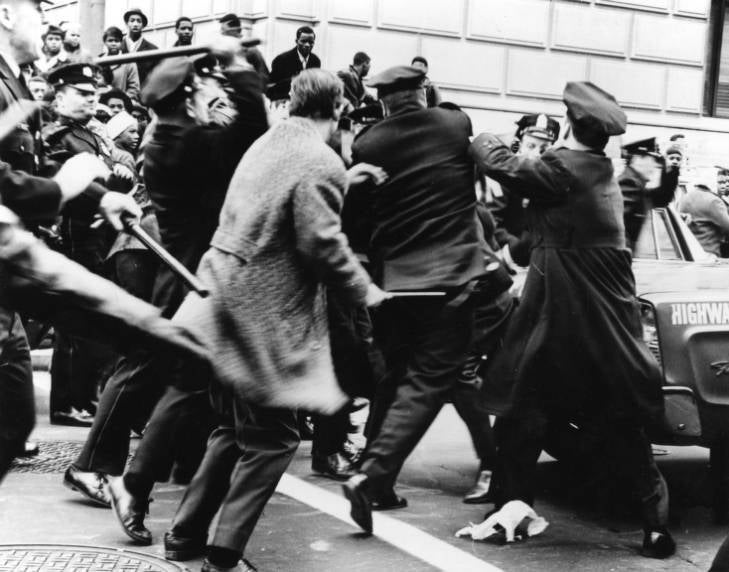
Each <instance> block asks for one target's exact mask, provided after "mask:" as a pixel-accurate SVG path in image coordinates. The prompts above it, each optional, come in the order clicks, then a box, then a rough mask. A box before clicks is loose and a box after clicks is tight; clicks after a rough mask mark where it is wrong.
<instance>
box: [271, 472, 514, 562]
mask: <svg viewBox="0 0 729 572" xmlns="http://www.w3.org/2000/svg"><path fill="white" fill-rule="evenodd" d="M276 491H277V492H279V493H281V494H284V495H286V496H288V497H291V498H293V499H295V500H297V501H299V502H302V503H304V504H307V505H309V506H310V507H312V508H315V509H316V510H318V511H321V512H323V513H326V514H328V515H329V516H333V517H335V518H338V519H339V520H341V521H343V522H346V523H347V524H350V525H352V526H355V525H354V523H353V522H352V520H351V519H350V518H349V503H348V502H347V501H346V499H345V498H344V497H340V496H339V495H337V494H334V493H332V492H329V491H327V490H324V489H322V488H320V487H317V486H316V485H312V484H311V483H307V482H306V481H304V480H302V479H300V478H298V477H294V476H292V475H289V474H284V476H283V477H281V480H280V481H279V483H278V487H276ZM372 517H373V519H372V520H373V528H374V531H375V533H374V536H376V537H378V538H380V539H381V540H384V541H385V542H387V543H388V544H392V545H393V546H395V547H396V548H399V549H400V550H402V551H404V552H407V553H408V554H410V555H412V556H415V557H416V558H418V559H419V560H422V561H423V562H425V563H427V564H430V565H431V566H433V567H435V568H438V569H439V570H445V571H451V570H452V571H453V572H503V571H502V570H501V569H500V568H497V567H496V566H494V565H492V564H489V563H488V562H484V561H483V560H480V559H479V558H476V557H475V556H472V555H471V554H469V553H468V552H465V551H464V550H461V549H460V548H456V547H455V546H452V545H450V544H448V543H447V542H444V541H442V540H440V539H438V538H436V537H434V536H431V535H430V534H428V533H427V532H423V531H422V530H420V529H419V528H416V527H415V526H412V525H411V524H407V523H405V522H402V521H400V520H397V519H395V518H392V517H391V516H387V515H384V514H382V513H378V512H375V513H373V514H372Z"/></svg>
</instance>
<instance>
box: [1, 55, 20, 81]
mask: <svg viewBox="0 0 729 572" xmlns="http://www.w3.org/2000/svg"><path fill="white" fill-rule="evenodd" d="M0 56H2V57H3V59H4V60H5V63H6V64H8V67H9V68H10V71H11V72H13V75H14V76H15V77H16V78H18V77H20V66H19V65H18V62H16V61H15V58H14V57H13V56H11V55H10V54H7V53H5V52H0Z"/></svg>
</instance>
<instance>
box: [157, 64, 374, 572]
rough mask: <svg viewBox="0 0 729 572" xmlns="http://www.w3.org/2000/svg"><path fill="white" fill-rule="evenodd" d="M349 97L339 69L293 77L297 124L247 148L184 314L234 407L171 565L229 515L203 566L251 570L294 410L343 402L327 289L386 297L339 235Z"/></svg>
mask: <svg viewBox="0 0 729 572" xmlns="http://www.w3.org/2000/svg"><path fill="white" fill-rule="evenodd" d="M342 101H343V99H342V84H341V81H340V80H338V79H337V78H336V76H334V75H333V74H331V73H329V72H325V71H322V70H318V69H317V70H307V71H304V72H302V73H301V74H300V75H299V76H297V78H296V79H295V80H294V82H293V84H292V88H291V118H290V119H288V120H286V121H283V122H281V123H279V124H277V125H276V126H275V127H273V128H272V129H270V130H269V131H268V132H267V133H266V134H265V135H264V136H263V137H261V138H260V139H258V141H256V143H254V144H253V145H252V146H251V148H250V149H249V150H248V151H247V152H246V154H245V155H244V156H243V160H242V161H241V163H240V165H239V166H238V169H237V170H236V172H235V175H234V176H233V179H232V181H231V184H230V188H229V189H228V193H227V195H226V199H225V204H224V205H223V210H222V212H221V216H220V225H219V227H218V230H217V231H216V233H215V236H214V237H213V240H212V248H211V249H210V250H209V251H208V252H207V254H205V256H204V257H203V259H202V262H201V264H200V268H199V271H198V274H199V276H200V278H201V279H202V280H203V281H204V282H205V283H206V284H208V285H209V286H210V287H211V289H212V291H213V295H212V296H211V298H209V299H206V300H202V299H200V298H197V297H193V296H189V297H188V298H187V300H186V301H185V303H184V304H183V306H182V308H181V309H180V311H179V312H178V314H177V316H176V318H175V319H176V321H177V320H179V321H181V322H182V323H194V324H195V326H196V327H198V328H200V329H201V330H202V332H203V333H204V335H205V337H206V338H207V341H208V342H209V344H210V347H211V348H213V349H214V351H215V356H214V359H213V361H214V363H215V368H216V373H217V376H218V378H219V380H220V382H221V383H220V385H221V388H222V392H221V393H222V394H223V397H222V398H221V401H222V402H223V408H224V409H226V408H227V409H228V410H229V415H228V417H227V419H226V420H225V421H224V422H223V423H221V425H220V427H219V428H218V429H217V430H216V431H215V432H214V433H213V435H212V437H211V439H210V441H209V443H208V450H207V453H206V455H205V458H204V460H203V463H202V465H201V468H200V470H199V471H198V472H197V474H196V476H195V478H194V479H193V481H192V483H191V484H190V487H189V488H188V491H187V492H186V494H185V497H184V498H183V501H182V504H181V506H180V508H179V510H178V513H177V515H176V517H175V520H174V523H173V526H172V529H171V530H170V532H168V533H167V536H166V538H165V544H166V547H167V549H168V550H167V556H168V557H170V556H172V557H177V558H188V557H192V556H196V555H197V554H196V553H199V552H200V551H201V549H202V548H203V547H204V546H205V539H206V537H207V532H208V527H209V525H210V522H211V520H212V518H213V516H214V514H215V511H216V509H217V507H218V506H221V509H220V518H219V521H218V524H217V526H216V528H215V530H214V532H213V533H212V536H211V541H210V545H209V547H208V552H207V560H206V561H205V564H204V566H203V570H216V571H217V570H246V569H247V568H246V566H248V564H247V563H246V562H245V561H242V562H240V559H241V558H242V555H243V552H244V550H245V546H246V543H247V541H248V538H249V537H250V535H251V533H252V531H253V528H254V527H255V524H256V522H257V521H258V518H259V516H260V514H261V512H262V510H263V508H264V506H265V504H266V503H267V502H268V499H269V498H270V496H271V495H272V494H273V491H274V489H275V488H276V484H277V483H278V481H279V479H280V478H281V475H282V474H283V473H284V471H285V470H286V468H287V467H288V464H289V462H290V460H291V458H292V457H293V454H294V452H295V451H296V448H297V446H298V443H299V435H298V430H297V422H296V413H295V409H296V408H302V409H305V410H308V411H316V412H321V413H333V412H335V411H336V410H337V409H338V408H340V407H341V406H343V405H344V404H345V403H346V402H347V398H346V396H345V395H344V394H343V393H342V391H341V389H340V388H339V386H338V385H337V381H336V378H335V376H334V369H333V365H332V360H331V353H330V348H329V332H328V327H327V312H326V296H325V288H331V289H334V290H338V291H340V292H341V293H342V294H343V295H344V296H347V297H348V298H349V299H351V300H352V302H353V303H360V302H365V303H366V304H367V305H369V306H374V305H377V304H379V303H380V302H382V301H383V300H384V299H385V297H386V294H385V293H384V292H382V291H381V290H380V289H379V288H378V287H377V286H375V285H374V284H372V282H371V280H370V278H369V276H368V275H367V273H366V272H365V271H364V269H363V268H362V267H361V266H360V264H359V262H357V259H356V258H355V256H354V254H353V253H352V251H351V250H350V248H349V246H348V245H347V242H346V239H345V237H344V235H343V233H342V231H341V228H340V219H339V211H340V208H341V203H342V200H343V195H344V193H345V191H346V188H347V183H348V181H347V173H346V172H345V170H344V167H343V163H342V161H341V159H340V158H339V157H337V155H336V154H335V153H334V152H333V151H332V150H331V149H330V148H329V147H328V146H327V145H326V143H325V141H326V140H327V139H328V138H329V136H330V135H331V133H332V132H333V130H334V129H335V127H336V125H337V120H338V116H339V110H340V108H341V105H342ZM373 171H374V169H373ZM369 174H371V172H370V171H369V170H368V167H365V168H363V169H361V170H360V171H359V175H358V177H359V178H366V177H367V176H368V175H369ZM350 182H351V181H350ZM231 398H232V399H231ZM226 406H227V407H226ZM231 473H232V477H231V476H230V475H231ZM221 482H222V483H226V484H227V483H228V482H229V483H230V486H229V487H225V486H220V484H219V483H221ZM221 503H222V504H221ZM173 545H174V547H176V548H177V549H176V550H170V548H172V546H173ZM248 569H250V568H248Z"/></svg>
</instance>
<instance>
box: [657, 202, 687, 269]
mask: <svg viewBox="0 0 729 572" xmlns="http://www.w3.org/2000/svg"><path fill="white" fill-rule="evenodd" d="M653 225H654V226H653V228H654V233H655V237H656V244H657V246H658V258H660V259H661V260H681V250H680V249H679V245H678V240H677V239H676V235H675V234H674V231H673V228H672V227H671V221H670V220H669V217H668V213H667V212H666V211H665V209H656V210H654V211H653Z"/></svg>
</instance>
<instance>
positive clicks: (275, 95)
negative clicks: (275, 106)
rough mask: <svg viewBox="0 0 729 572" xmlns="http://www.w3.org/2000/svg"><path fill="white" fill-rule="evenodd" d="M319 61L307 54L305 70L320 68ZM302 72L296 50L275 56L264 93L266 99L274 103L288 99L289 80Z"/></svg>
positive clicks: (313, 55) (302, 68)
mask: <svg viewBox="0 0 729 572" xmlns="http://www.w3.org/2000/svg"><path fill="white" fill-rule="evenodd" d="M320 67H321V60H319V58H318V57H317V56H316V54H313V53H312V54H309V59H308V60H307V62H306V69H311V68H320ZM303 70H304V67H303V66H302V65H301V60H300V59H299V54H298V50H297V48H296V47H295V46H294V49H293V50H289V51H288V52H284V53H282V54H279V55H277V56H276V57H275V58H274V59H273V62H272V63H271V75H270V76H269V86H270V87H269V88H268V91H267V93H266V95H267V96H268V99H270V100H271V101H276V100H277V99H288V98H289V90H290V89H291V79H292V78H294V77H296V76H297V75H299V74H300V73H301V72H302V71H303Z"/></svg>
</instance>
